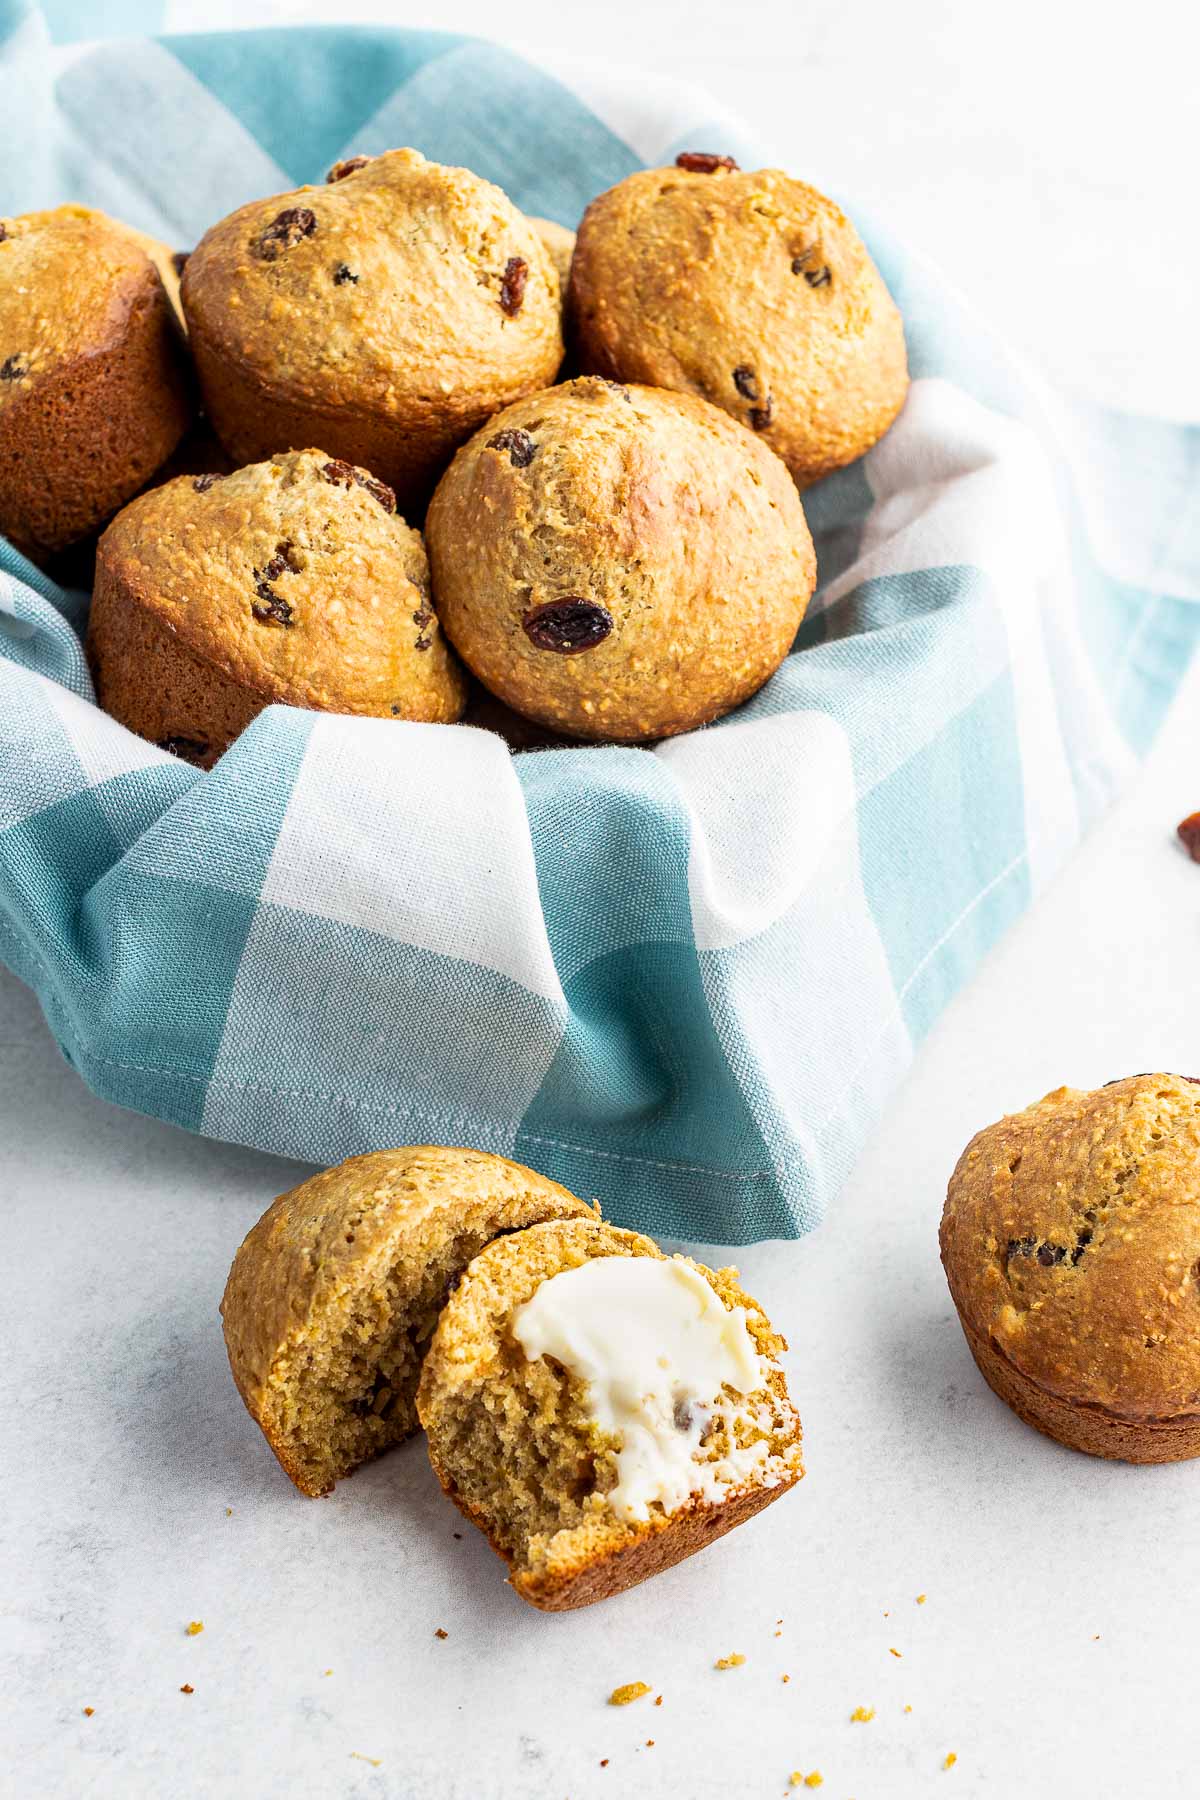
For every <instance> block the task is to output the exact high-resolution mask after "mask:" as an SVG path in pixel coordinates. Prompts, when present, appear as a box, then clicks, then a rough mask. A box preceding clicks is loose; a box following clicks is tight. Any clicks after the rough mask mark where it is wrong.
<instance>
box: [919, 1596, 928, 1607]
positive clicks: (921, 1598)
mask: <svg viewBox="0 0 1200 1800" xmlns="http://www.w3.org/2000/svg"><path fill="white" fill-rule="evenodd" d="M928 1598H929V1596H928V1594H918V1595H917V1605H918V1606H924V1604H925V1602H926V1600H928Z"/></svg>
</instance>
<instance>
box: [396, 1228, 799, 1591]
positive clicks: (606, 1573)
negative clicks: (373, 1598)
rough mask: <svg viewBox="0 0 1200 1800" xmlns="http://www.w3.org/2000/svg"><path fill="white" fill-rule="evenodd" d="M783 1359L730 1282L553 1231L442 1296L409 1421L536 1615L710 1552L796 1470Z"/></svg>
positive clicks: (670, 1260) (631, 1243) (579, 1232)
mask: <svg viewBox="0 0 1200 1800" xmlns="http://www.w3.org/2000/svg"><path fill="white" fill-rule="evenodd" d="M784 1349H786V1345H785V1343H784V1341H783V1339H782V1338H781V1337H780V1336H779V1335H778V1334H777V1333H776V1332H775V1331H774V1330H773V1329H772V1327H771V1325H770V1323H769V1321H768V1320H767V1318H766V1315H765V1314H764V1313H763V1311H762V1309H761V1308H760V1307H759V1306H758V1305H757V1303H756V1302H755V1301H753V1300H751V1299H750V1298H749V1297H748V1295H746V1294H745V1293H743V1292H742V1290H741V1288H740V1287H739V1286H738V1284H737V1280H736V1271H735V1270H733V1269H722V1270H719V1271H717V1272H714V1271H713V1270H711V1269H706V1268H704V1267H703V1265H702V1264H699V1263H695V1262H692V1261H691V1260H690V1259H688V1258H684V1257H668V1256H666V1255H664V1253H663V1252H662V1251H661V1250H660V1249H659V1248H658V1246H657V1245H656V1244H654V1243H653V1242H652V1241H651V1240H650V1239H649V1238H646V1237H641V1236H639V1235H638V1234H637V1233H635V1232H631V1231H621V1230H618V1229H617V1228H616V1227H614V1226H610V1225H605V1224H602V1223H600V1222H599V1221H596V1220H591V1219H583V1218H562V1219H558V1220H553V1221H549V1222H547V1223H545V1224H541V1225H535V1226H532V1227H530V1228H529V1229H528V1230H525V1231H521V1232H518V1233H516V1234H514V1235H513V1236H510V1237H506V1238H502V1239H497V1240H496V1241H495V1242H493V1243H491V1244H489V1245H488V1247H487V1248H486V1249H485V1250H483V1251H482V1252H481V1253H480V1254H479V1255H478V1256H477V1257H476V1258H475V1260H474V1261H473V1262H472V1264H471V1265H470V1267H469V1269H468V1270H467V1271H466V1273H465V1275H464V1276H463V1279H462V1281H461V1282H460V1283H459V1285H458V1287H457V1288H456V1289H455V1291H454V1292H453V1293H452V1294H451V1295H450V1297H449V1299H448V1300H447V1302H446V1306H445V1308H444V1310H443V1312H442V1315H441V1318H440V1320H439V1323H438V1326H437V1330H436V1332H435V1333H434V1337H433V1342H432V1344H431V1345H430V1348H429V1352H428V1355H427V1356H426V1359H425V1364H424V1368H423V1371H422V1375H421V1382H420V1387H419V1390H418V1395H417V1411H418V1415H419V1417H420V1421H421V1424H422V1425H423V1427H424V1429H425V1432H426V1435H427V1437H428V1442H429V1455H430V1459H431V1461H432V1463H433V1466H434V1469H435V1471H436V1473H437V1475H438V1478H439V1480H440V1481H441V1483H442V1486H443V1488H444V1489H445V1491H446V1492H447V1494H449V1496H450V1497H451V1499H452V1500H454V1501H455V1503H456V1504H457V1505H458V1506H459V1507H460V1508H461V1510H462V1511H463V1512H464V1513H465V1514H466V1515H467V1517H468V1518H470V1519H471V1520H473V1522H474V1523H475V1524H477V1525H478V1526H479V1527H480V1529H481V1530H482V1531H483V1532H484V1533H485V1534H486V1536H487V1537H488V1539H489V1541H490V1542H491V1544H492V1547H493V1549H495V1550H496V1551H497V1552H498V1553H499V1555H500V1556H501V1557H503V1559H504V1560H505V1561H506V1562H507V1563H508V1564H509V1567H510V1569H511V1575H510V1580H511V1582H512V1585H513V1587H514V1588H515V1589H516V1591H517V1593H518V1594H520V1595H521V1597H522V1598H523V1599H525V1600H528V1601H530V1602H531V1604H532V1605H534V1606H537V1607H540V1608H542V1609H543V1610H545V1611H555V1612H557V1611H564V1610H566V1609H568V1608H572V1607H578V1606H587V1605H590V1604H591V1603H592V1602H593V1601H596V1600H602V1599H605V1598H607V1597H608V1596H609V1595H612V1594H616V1593H619V1592H620V1591H621V1590H622V1589H624V1588H628V1587H631V1586H633V1585H634V1584H635V1583H637V1582H639V1581H644V1580H645V1579H646V1578H647V1577H648V1576H651V1575H655V1574H658V1573H659V1572H660V1571H662V1570H664V1569H667V1568H669V1567H670V1566H671V1565H672V1564H673V1563H676V1562H679V1561H680V1560H681V1559H682V1558H683V1557H686V1556H690V1555H691V1554H692V1553H693V1552H694V1551H696V1550H700V1549H703V1548H704V1546H705V1545H706V1544H709V1543H712V1542H713V1541H714V1540H715V1539H716V1538H718V1537H721V1536H722V1535H723V1534H724V1533H725V1532H727V1531H729V1530H731V1529H732V1528H733V1527H734V1526H735V1525H739V1524H741V1523H742V1521H743V1520H745V1519H748V1518H750V1517H751V1516H752V1515H753V1514H754V1513H756V1512H758V1511H759V1510H760V1509H761V1508H762V1507H764V1506H767V1505H769V1504H770V1502H771V1501H772V1500H775V1499H778V1497H779V1495H780V1494H782V1493H784V1492H785V1490H786V1489H787V1488H789V1487H791V1486H792V1485H793V1484H794V1483H795V1482H796V1481H797V1480H799V1478H800V1476H801V1475H802V1474H803V1472H804V1471H803V1468H802V1465H801V1461H800V1421H799V1419H798V1418H797V1416H796V1413H795V1411H794V1409H793V1407H792V1405H791V1402H790V1400H789V1399H788V1394H787V1386H786V1383H785V1380H784V1375H783V1371H782V1369H781V1368H780V1367H779V1363H778V1360H777V1359H778V1356H779V1354H780V1352H781V1351H782V1350H784Z"/></svg>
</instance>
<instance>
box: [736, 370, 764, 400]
mask: <svg viewBox="0 0 1200 1800" xmlns="http://www.w3.org/2000/svg"><path fill="white" fill-rule="evenodd" d="M733 385H734V387H735V388H736V389H737V391H738V393H739V394H740V395H741V396H742V398H743V400H757V399H758V376H757V375H756V374H755V373H754V370H753V369H752V368H750V367H749V365H748V364H746V363H739V364H738V366H737V368H736V369H735V370H734V371H733Z"/></svg>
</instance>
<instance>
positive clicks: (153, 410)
mask: <svg viewBox="0 0 1200 1800" xmlns="http://www.w3.org/2000/svg"><path fill="white" fill-rule="evenodd" d="M191 411H192V408H191V403H190V397H189V387H188V380H187V371H186V360H185V355H184V351H183V347H182V339H181V336H180V333H179V330H178V327H177V325H176V323H175V320H174V318H173V315H172V312H171V305H170V301H169V300H168V297H167V294H166V292H165V290H164V288H163V284H162V281H161V279H160V277H159V274H158V271H157V269H156V268H155V266H154V264H153V262H152V261H151V260H150V258H149V256H148V255H147V254H146V251H145V249H144V248H143V246H142V242H141V241H140V240H139V238H138V235H137V234H136V233H135V232H133V231H131V230H130V229H129V228H128V227H126V226H123V225H120V224H118V223H117V221H116V220H114V219H109V218H106V217H105V215H104V214H103V213H98V212H92V211H89V210H88V209H87V208H86V207H82V206H60V207H58V208H57V209H56V210H55V211H53V212H36V213H26V214H24V215H22V216H21V217H19V218H0V532H2V533H3V534H4V536H5V537H8V538H10V539H11V540H12V542H13V543H14V544H16V545H17V547H18V549H20V550H23V551H25V552H26V554H27V555H29V556H32V557H35V558H36V559H38V560H39V561H44V560H45V559H46V558H47V557H48V556H50V555H52V554H53V553H55V552H57V551H60V550H63V549H65V548H66V547H67V546H68V545H71V544H74V543H77V542H78V541H79V540H80V539H82V538H85V537H87V536H88V534H89V533H90V532H92V531H95V530H96V528H97V527H98V526H100V525H102V524H104V523H105V521H106V520H108V519H110V518H111V517H112V515H113V514H114V513H115V512H116V511H117V509H118V507H120V506H122V505H123V504H124V503H125V501H126V500H128V499H129V498H130V497H131V496H132V495H133V494H136V493H137V491H138V489H139V488H141V487H142V486H143V485H144V483H145V482H146V481H147V480H148V479H149V478H150V476H151V475H153V473H154V471H155V470H156V469H157V468H158V467H159V465H160V464H161V463H162V462H164V461H165V459H166V458H167V457H168V456H169V455H170V453H171V451H172V450H173V449H174V447H175V445H176V444H177V443H178V442H179V440H180V438H181V437H182V436H183V433H184V431H185V430H186V429H187V425H188V422H189V420H190V418H191Z"/></svg>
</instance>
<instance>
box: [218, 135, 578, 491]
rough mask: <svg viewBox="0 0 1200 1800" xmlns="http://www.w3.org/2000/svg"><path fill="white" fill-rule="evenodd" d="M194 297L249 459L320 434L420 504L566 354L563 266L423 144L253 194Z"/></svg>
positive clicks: (232, 442)
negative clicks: (559, 272)
mask: <svg viewBox="0 0 1200 1800" xmlns="http://www.w3.org/2000/svg"><path fill="white" fill-rule="evenodd" d="M182 298H183V308H184V313H185V315H186V317H187V324H188V332H189V335H190V338H191V342H192V349H193V354H194V356H195V359H196V366H197V369H198V370H199V374H200V380H201V384H202V386H203V390H204V400H205V406H206V408H207V411H208V413H209V416H210V418H211V419H212V422H213V425H214V427H215V428H216V431H217V435H218V436H219V437H220V438H221V440H222V442H223V443H224V444H225V446H226V448H227V449H228V451H229V452H230V454H231V456H233V457H234V458H235V460H236V461H238V462H249V461H252V460H255V459H257V458H260V457H263V456H268V455H271V454H272V453H273V452H276V451H279V450H286V449H300V448H302V447H303V446H304V445H305V444H322V445H324V446H325V448H326V449H327V450H328V452H329V454H330V455H331V456H337V457H341V458H342V459H343V460H345V461H347V462H352V463H360V464H362V465H363V466H364V467H365V468H369V469H371V470H373V471H374V473H375V474H376V475H378V476H379V477H380V479H381V480H383V481H386V482H387V483H388V484H389V486H391V487H392V488H393V489H394V490H395V492H396V494H397V496H398V497H399V502H400V506H401V510H402V511H406V512H408V511H411V510H412V509H414V508H416V507H419V506H420V505H422V504H423V503H424V501H425V500H426V499H427V498H428V495H429V491H430V489H431V488H432V486H433V484H434V482H435V480H436V479H437V476H438V475H439V474H440V473H441V470H442V469H443V468H444V467H445V465H446V462H447V461H448V460H449V457H450V454H451V452H452V451H453V450H454V449H455V448H456V446H457V445H459V444H461V443H462V442H463V440H464V439H465V438H467V437H469V436H470V435H471V433H472V431H474V430H475V429H476V427H477V426H478V425H480V424H481V423H482V422H483V420H484V419H486V418H489V417H490V416H491V414H492V413H494V412H497V411H498V410H499V409H500V408H501V407H502V406H506V405H507V404H508V402H509V401H511V400H515V399H516V398H517V397H518V396H519V395H521V394H526V393H530V392H532V391H533V390H534V389H536V388H539V387H544V386H545V385H546V383H547V382H549V381H552V380H553V379H554V375H555V372H556V371H557V369H558V366H559V363H560V362H561V361H562V330H561V323H560V295H559V286H558V277H557V276H556V275H555V273H554V267H553V264H552V263H551V261H550V258H549V256H548V255H547V253H546V251H545V249H544V248H543V246H542V241H541V239H540V238H539V236H538V235H537V232H536V231H535V230H534V228H533V226H532V225H531V224H530V223H529V221H528V219H526V218H525V217H524V216H523V215H522V214H521V213H519V212H518V211H517V209H516V207H514V206H513V205H512V203H511V202H510V201H509V200H508V199H507V197H506V196H505V195H504V194H503V193H501V191H500V189H499V188H497V187H493V186H492V185H491V183H490V182H487V181H482V180H480V178H479V177H478V176H476V175H472V174H471V173H470V172H469V171H468V170H466V169H453V168H445V167H443V166H442V165H441V164H440V163H432V162H426V160H425V158H424V157H423V156H421V155H419V154H418V153H417V151H415V150H391V151H388V152H387V154H386V155H383V156H376V157H372V158H367V157H353V158H351V159H350V161H348V162H345V163H339V164H336V165H335V167H334V168H333V169H331V170H330V172H329V176H328V178H327V184H326V186H324V187H321V188H300V189H298V190H297V191H296V192H295V193H291V194H277V195H275V196H274V197H273V198H272V199H268V200H256V201H254V202H253V203H252V204H251V205H249V206H243V207H241V208H240V209H239V210H238V211H237V212H235V213H232V214H230V216H229V217H228V218H226V219H223V220H221V222H220V223H219V224H217V225H214V226H213V228H212V229H211V231H208V232H206V234H205V235H204V237H203V238H202V239H201V241H200V243H199V244H198V245H197V247H196V249H195V250H193V251H192V253H191V255H190V256H189V257H188V259H187V263H186V266H185V268H184V274H183V284H182Z"/></svg>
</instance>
